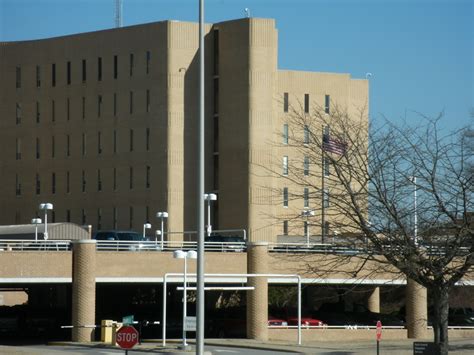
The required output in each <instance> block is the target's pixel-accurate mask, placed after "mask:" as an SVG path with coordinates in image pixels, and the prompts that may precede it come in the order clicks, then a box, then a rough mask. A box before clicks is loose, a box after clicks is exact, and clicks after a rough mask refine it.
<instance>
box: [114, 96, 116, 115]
mask: <svg viewBox="0 0 474 355" xmlns="http://www.w3.org/2000/svg"><path fill="white" fill-rule="evenodd" d="M114 117H117V94H116V93H114Z"/></svg>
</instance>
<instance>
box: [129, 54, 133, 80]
mask: <svg viewBox="0 0 474 355" xmlns="http://www.w3.org/2000/svg"><path fill="white" fill-rule="evenodd" d="M133 66H134V63H133V53H130V76H133Z"/></svg>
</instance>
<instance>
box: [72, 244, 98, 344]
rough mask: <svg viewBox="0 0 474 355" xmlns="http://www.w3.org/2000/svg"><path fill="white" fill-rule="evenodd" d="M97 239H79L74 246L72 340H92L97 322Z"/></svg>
mask: <svg viewBox="0 0 474 355" xmlns="http://www.w3.org/2000/svg"><path fill="white" fill-rule="evenodd" d="M95 260H96V241H95V240H77V241H74V242H73V247H72V325H73V326H75V327H74V328H73V329H72V341H77V342H91V341H93V340H94V328H82V327H78V326H84V325H93V324H95V267H96V265H95V264H96V262H95Z"/></svg>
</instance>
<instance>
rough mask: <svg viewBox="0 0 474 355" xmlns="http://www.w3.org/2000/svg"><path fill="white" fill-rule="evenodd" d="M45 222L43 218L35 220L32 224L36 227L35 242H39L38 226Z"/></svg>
mask: <svg viewBox="0 0 474 355" xmlns="http://www.w3.org/2000/svg"><path fill="white" fill-rule="evenodd" d="M42 222H43V221H42V220H41V218H33V219H32V220H31V223H32V224H34V225H35V242H37V241H38V224H41V223H42Z"/></svg>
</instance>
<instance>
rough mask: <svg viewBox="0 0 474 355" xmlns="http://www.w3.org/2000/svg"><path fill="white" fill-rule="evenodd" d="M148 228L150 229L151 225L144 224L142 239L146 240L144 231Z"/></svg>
mask: <svg viewBox="0 0 474 355" xmlns="http://www.w3.org/2000/svg"><path fill="white" fill-rule="evenodd" d="M150 228H151V224H150V223H145V224H144V225H143V239H145V238H146V234H145V230H146V229H150Z"/></svg>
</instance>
